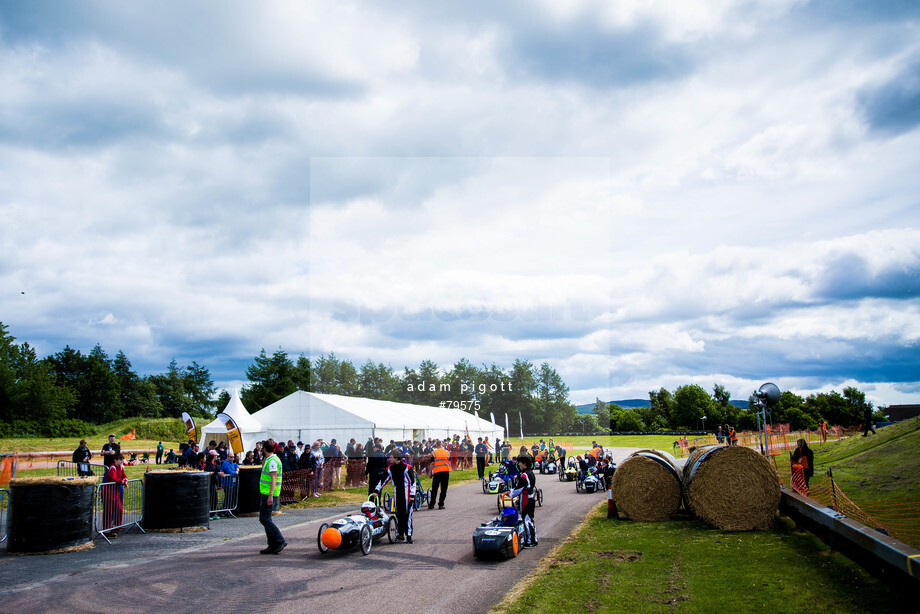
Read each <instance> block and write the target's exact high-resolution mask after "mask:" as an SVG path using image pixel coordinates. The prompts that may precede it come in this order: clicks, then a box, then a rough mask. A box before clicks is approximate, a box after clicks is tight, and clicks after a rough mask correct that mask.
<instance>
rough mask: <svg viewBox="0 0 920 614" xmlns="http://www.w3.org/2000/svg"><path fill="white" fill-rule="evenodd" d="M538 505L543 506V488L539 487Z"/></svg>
mask: <svg viewBox="0 0 920 614" xmlns="http://www.w3.org/2000/svg"><path fill="white" fill-rule="evenodd" d="M537 505H539V506H540V507H543V489H542V488H538V489H537Z"/></svg>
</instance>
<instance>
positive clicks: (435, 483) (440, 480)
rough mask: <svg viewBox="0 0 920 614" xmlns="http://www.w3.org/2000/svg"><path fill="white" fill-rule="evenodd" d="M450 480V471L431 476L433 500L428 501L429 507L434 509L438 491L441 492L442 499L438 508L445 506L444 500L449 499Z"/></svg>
mask: <svg viewBox="0 0 920 614" xmlns="http://www.w3.org/2000/svg"><path fill="white" fill-rule="evenodd" d="M449 480H450V471H439V472H438V473H434V474H432V475H431V499H429V500H428V507H429V508H432V507H434V500H435V499H436V498H437V496H438V489H440V490H441V498H440V499H439V500H438V506H441V507H443V506H444V499H445V498H446V497H447V482H448V481H449Z"/></svg>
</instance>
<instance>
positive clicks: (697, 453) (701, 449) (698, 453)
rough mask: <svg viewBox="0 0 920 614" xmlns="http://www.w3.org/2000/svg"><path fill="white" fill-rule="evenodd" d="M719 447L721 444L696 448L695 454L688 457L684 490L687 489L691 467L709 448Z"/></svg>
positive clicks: (685, 466) (685, 464)
mask: <svg viewBox="0 0 920 614" xmlns="http://www.w3.org/2000/svg"><path fill="white" fill-rule="evenodd" d="M719 445H720V444H717V443H710V444H707V445H705V446H700V447H699V448H696V449H695V450H694V451H693V452H691V453H690V456H688V457H687V462H686V463H684V471H683V473H684V489H686V488H687V475H688V474H689V473H690V467H692V466H693V463H695V462H696V460H697V459H698V458H699V457H700V456H701V455H702V454H703V452H705V451H706V450H708V449H709V448H715V447H717V446H719Z"/></svg>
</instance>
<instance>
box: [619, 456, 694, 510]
mask: <svg viewBox="0 0 920 614" xmlns="http://www.w3.org/2000/svg"><path fill="white" fill-rule="evenodd" d="M669 456H670V455H669V454H667V453H665V452H661V451H660V450H640V451H639V452H636V453H634V454H632V455H630V456H629V457H628V458H627V459H626V460H624V461H623V462H622V463H620V465H619V466H618V467H617V470H616V472H615V473H614V474H613V483H612V485H611V489H612V491H613V493H612V494H613V499H614V501H616V503H617V507H618V508H619V509H620V512H622V513H623V515H624V516H626V517H627V518H629V519H630V520H642V521H649V520H667V519H668V518H670V517H671V516H673V515H674V514H675V513H676V512H677V510H678V509H680V503H681V497H682V488H681V478H680V469H678V468H677V465H676V464H674V462H673V461H672V460H671V459H669V458H668V457H669ZM672 458H673V457H672Z"/></svg>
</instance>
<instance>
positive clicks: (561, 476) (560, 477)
mask: <svg viewBox="0 0 920 614" xmlns="http://www.w3.org/2000/svg"><path fill="white" fill-rule="evenodd" d="M559 481H560V482H563V481H565V477H564V476H563V475H562V472H561V471H560V472H559Z"/></svg>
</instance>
